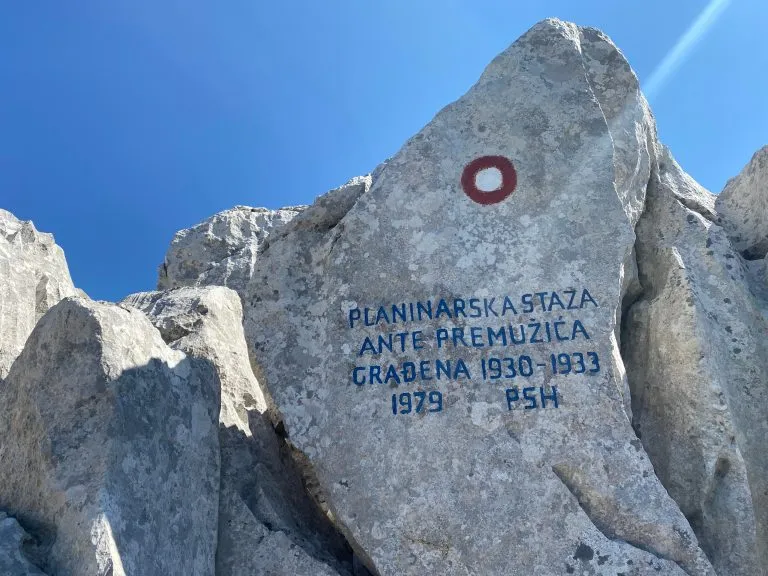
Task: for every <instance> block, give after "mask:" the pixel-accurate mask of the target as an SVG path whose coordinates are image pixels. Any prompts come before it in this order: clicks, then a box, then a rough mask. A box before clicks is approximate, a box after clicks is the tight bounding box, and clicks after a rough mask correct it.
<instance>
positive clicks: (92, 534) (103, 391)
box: [0, 298, 219, 576]
mask: <svg viewBox="0 0 768 576" xmlns="http://www.w3.org/2000/svg"><path fill="white" fill-rule="evenodd" d="M0 406H1V407H2V411H0V508H2V509H4V510H6V511H8V512H10V513H12V514H14V515H16V516H17V518H18V519H19V520H20V521H21V522H22V525H24V526H25V528H28V529H31V530H33V531H34V533H35V535H36V536H37V537H38V538H39V539H40V542H41V547H42V548H43V552H44V555H45V557H46V564H45V565H44V566H43V568H44V569H45V570H46V572H48V573H49V574H52V575H55V576H103V575H105V574H112V575H114V576H118V575H124V574H147V575H149V574H158V575H159V574H189V575H200V576H202V575H210V574H212V573H213V568H214V555H215V551H216V526H217V510H218V486H219V443H218V434H217V431H218V426H217V417H218V413H219V410H218V409H219V392H218V382H217V380H216V374H215V372H214V370H213V368H212V367H211V366H210V365H208V364H207V363H205V362H202V361H199V360H196V359H194V358H188V357H186V356H185V355H184V354H183V353H181V352H177V351H174V350H171V349H170V348H168V347H167V346H166V345H165V343H164V342H163V340H162V339H161V338H160V334H159V333H158V332H157V330H155V328H154V327H153V326H152V325H151V324H150V323H149V321H148V320H147V319H146V318H145V317H144V315H143V314H142V313H141V312H139V311H136V310H134V311H129V310H125V309H122V308H120V307H118V306H116V305H114V304H103V303H94V302H89V301H86V300H83V299H72V298H68V299H65V300H63V301H62V302H60V303H59V304H57V305H56V306H54V307H53V308H52V309H51V310H49V311H48V313H47V314H45V315H44V316H43V318H42V319H41V320H40V322H39V323H38V325H37V326H36V327H35V330H34V331H33V332H32V335H31V336H30V337H29V340H28V341H27V344H26V346H25V348H24V351H23V352H22V354H21V355H20V356H19V358H18V359H17V360H16V362H15V363H14V365H13V368H12V369H11V372H10V374H9V375H8V378H7V379H6V381H5V383H4V384H3V386H2V387H0Z"/></svg>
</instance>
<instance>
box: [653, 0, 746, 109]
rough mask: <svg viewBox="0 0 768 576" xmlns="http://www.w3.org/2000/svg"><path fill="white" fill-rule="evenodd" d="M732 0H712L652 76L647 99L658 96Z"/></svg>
mask: <svg viewBox="0 0 768 576" xmlns="http://www.w3.org/2000/svg"><path fill="white" fill-rule="evenodd" d="M731 2H732V0H712V1H711V2H710V3H709V4H707V7H706V8H704V10H703V11H702V12H701V14H699V16H698V18H696V20H695V21H694V22H693V24H691V26H690V28H688V30H686V32H685V34H683V35H682V37H681V38H680V40H678V41H677V43H676V44H675V46H674V47H673V48H672V50H670V51H669V52H668V53H667V55H666V56H664V59H663V60H662V61H661V63H660V64H659V65H658V66H657V67H656V69H655V70H654V71H653V73H652V74H651V77H650V78H649V79H648V82H646V84H645V86H644V87H643V91H644V92H645V95H646V97H647V98H649V99H650V98H653V97H654V96H656V95H657V94H658V93H659V92H660V91H661V89H662V88H663V87H664V84H665V83H666V82H667V80H668V79H669V77H670V76H671V75H672V74H673V73H674V72H675V71H676V70H677V69H678V68H679V67H680V65H681V64H682V63H683V62H684V61H685V60H686V58H688V56H689V55H690V53H691V50H692V49H693V47H694V46H695V45H696V44H697V43H698V42H699V40H701V39H702V38H703V37H704V36H705V35H706V33H707V32H708V31H709V29H710V28H712V26H713V25H714V24H715V23H716V22H717V20H718V19H719V18H720V16H721V15H722V14H723V12H725V10H726V8H728V6H729V5H730V4H731Z"/></svg>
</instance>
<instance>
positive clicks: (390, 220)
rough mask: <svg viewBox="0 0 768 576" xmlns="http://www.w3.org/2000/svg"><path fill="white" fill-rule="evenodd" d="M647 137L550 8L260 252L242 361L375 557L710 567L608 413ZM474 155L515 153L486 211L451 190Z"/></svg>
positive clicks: (590, 34)
mask: <svg viewBox="0 0 768 576" xmlns="http://www.w3.org/2000/svg"><path fill="white" fill-rule="evenodd" d="M608 75H611V76H614V77H615V78H616V80H615V82H614V85H611V86H609V85H608V84H607V78H608ZM601 106H603V107H604V109H603V108H601ZM625 108H628V110H625ZM604 110H605V112H604ZM620 131H624V133H623V134H619V133H618V132H620ZM653 135H654V127H653V122H652V119H651V117H650V114H649V113H648V111H647V106H646V105H645V103H644V101H643V99H642V96H640V94H639V93H638V92H637V80H636V78H635V77H634V75H633V74H632V73H631V70H630V69H629V67H628V65H627V64H626V61H625V60H624V59H623V57H622V56H621V54H620V53H619V52H618V51H617V50H616V49H615V47H614V46H613V45H612V44H610V43H609V41H608V40H607V39H605V37H604V36H602V35H600V34H598V33H597V32H595V31H592V30H589V29H579V28H576V27H575V26H572V25H568V24H564V23H562V22H559V21H555V20H549V21H545V22H543V23H541V24H539V25H537V26H536V27H534V28H533V29H532V30H531V31H529V32H528V33H527V34H526V35H525V36H524V37H523V38H521V39H520V40H519V41H517V42H516V43H515V44H514V45H513V46H512V47H511V48H510V49H508V50H507V51H506V52H504V53H503V54H501V55H500V56H499V57H498V58H496V59H495V60H494V61H493V62H492V63H491V65H490V66H489V67H488V68H487V69H486V71H485V73H484V74H483V76H482V77H481V78H480V80H479V82H478V83H477V84H476V85H475V86H474V87H473V88H472V89H471V90H470V92H469V93H468V94H467V95H465V96H464V97H462V98H461V99H460V100H458V101H457V102H455V103H454V104H451V105H450V106H448V107H446V108H445V109H444V110H443V111H441V112H440V113H439V114H438V115H437V116H436V117H435V119H434V120H433V121H432V122H431V123H430V124H429V125H428V126H427V127H425V128H424V129H423V130H422V131H421V132H420V133H419V134H417V135H416V136H415V137H413V138H412V139H411V140H409V142H408V143H406V145H405V146H404V147H403V149H402V150H401V151H400V152H398V154H396V155H395V156H394V157H393V158H392V159H390V160H389V161H388V162H387V164H386V166H385V167H384V168H383V169H382V170H381V171H380V173H379V175H378V177H377V179H376V181H375V183H373V185H372V186H371V187H370V189H368V185H365V186H357V188H354V187H353V185H350V186H348V187H342V188H341V189H339V190H336V191H334V192H332V193H329V195H327V196H326V197H324V198H323V199H322V200H321V201H320V202H319V203H318V204H317V206H318V207H319V208H316V207H315V206H313V207H311V208H309V209H308V210H307V211H305V212H304V213H302V214H301V215H300V216H298V217H297V218H295V219H294V220H293V221H292V222H290V223H289V224H287V225H286V226H284V227H283V228H281V229H280V231H279V233H277V234H274V235H272V236H270V238H269V240H268V242H267V246H265V247H263V248H262V251H261V252H260V254H259V258H258V259H257V261H256V265H255V269H254V273H253V277H252V279H251V282H250V283H249V285H248V287H247V291H246V294H245V305H246V320H245V327H246V336H247V339H248V343H249V346H250V347H251V354H252V358H253V362H254V365H255V368H256V372H257V374H259V375H260V381H261V382H262V384H264V385H266V387H267V388H268V389H269V391H270V393H271V396H272V401H273V404H271V405H272V406H274V410H275V416H276V417H280V418H282V425H283V426H284V429H285V433H286V435H287V437H288V440H289V441H290V442H291V444H292V445H293V446H294V447H295V448H296V449H297V450H298V451H300V452H301V453H302V454H303V455H304V456H305V457H306V460H307V465H308V466H309V467H310V468H311V470H312V471H313V472H314V474H315V475H316V477H317V481H318V489H317V492H316V493H317V494H318V495H319V497H320V498H321V500H322V502H323V505H324V506H325V507H326V508H327V509H328V513H329V514H330V515H331V516H332V517H333V518H334V520H335V522H336V523H337V525H338V526H339V528H340V529H341V530H342V531H343V532H344V534H345V535H346V536H347V538H348V540H349V541H350V542H351V543H352V545H353V546H354V547H355V550H356V552H357V553H358V554H359V556H360V557H361V558H363V559H364V560H365V561H366V563H367V565H368V566H369V567H370V568H372V569H373V570H375V571H377V572H378V573H379V574H382V575H388V574H397V575H401V574H420V575H421V574H446V575H452V574H484V575H493V574H516V575H518V574H519V575H525V576H530V575H541V576H543V575H545V574H546V575H549V574H565V573H577V572H582V571H587V570H588V571H589V573H594V574H606V575H607V574H617V573H624V574H633V575H639V574H657V573H659V572H661V573H664V574H688V575H694V574H714V571H713V569H712V567H711V566H710V564H709V562H708V561H707V559H706V558H705V556H704V554H703V553H702V551H701V550H700V549H699V548H698V546H697V542H696V537H695V536H694V534H693V532H692V531H691V528H690V526H689V525H688V522H687V521H686V519H685V518H684V516H683V514H682V513H681V512H680V510H679V509H678V507H677V506H676V504H675V503H674V501H673V500H672V499H671V498H670V497H669V495H668V494H667V492H666V490H665V489H664V488H663V486H662V485H661V483H660V482H659V480H658V479H657V477H656V476H655V475H654V472H653V468H652V466H651V463H650V461H649V460H648V458H647V456H646V454H645V452H644V451H643V449H642V446H641V444H640V442H639V441H638V440H637V438H636V436H635V434H634V432H633V430H632V428H631V426H630V422H629V417H628V409H627V408H625V406H626V405H627V404H628V398H626V396H627V394H626V385H625V383H624V381H623V377H624V374H623V367H622V362H621V358H620V356H619V350H618V343H617V339H616V334H615V333H616V318H617V316H618V315H619V314H620V307H621V303H622V299H623V297H624V296H625V295H626V294H627V293H629V291H630V286H631V284H632V281H631V278H630V276H631V275H632V272H631V264H632V260H633V258H632V250H633V245H634V233H633V227H634V223H635V222H636V221H637V218H638V216H639V214H640V212H641V206H642V203H643V199H644V194H645V187H646V184H647V178H648V176H649V175H650V172H651V166H652V161H653V149H652V146H651V144H652V143H653V137H654V136H653ZM485 156H503V157H506V158H508V159H510V160H511V161H512V162H513V163H514V166H515V168H516V171H517V188H516V189H515V191H514V193H513V194H512V195H511V196H509V197H507V198H506V199H504V200H503V201H501V202H499V203H495V204H490V205H487V204H482V203H481V202H475V201H473V200H472V199H470V197H469V195H468V194H465V193H464V192H463V191H462V170H463V168H464V167H465V166H467V165H468V164H469V163H471V162H473V161H474V160H476V159H478V158H482V157H485ZM482 176H483V178H485V176H488V175H487V174H484V175H482ZM497 176H498V175H497ZM489 177H490V178H491V179H492V177H493V175H490V176H489ZM471 180H473V179H470V180H468V181H470V182H471ZM474 180H475V182H478V180H477V179H474ZM508 183H509V182H508V180H506V179H505V180H504V181H503V182H502V184H508ZM479 185H482V184H479ZM489 188H494V186H493V185H492V186H487V187H485V189H489ZM496 189H497V190H503V189H504V186H503V185H499V184H498V182H497V185H496ZM478 192H479V191H478ZM473 193H474V192H473ZM476 196H477V197H478V198H479V199H480V200H481V201H483V196H482V193H481V192H480V193H479V194H476ZM337 199H339V201H338V202H336V200H337ZM341 200H343V202H342V201H341ZM333 205H335V206H336V207H337V208H336V210H335V211H333V212H331V211H329V210H328V209H327V206H333ZM595 214H599V215H600V220H599V223H600V225H599V226H595V225H594V224H595V219H594V218H595ZM554 291H556V292H557V293H558V295H559V298H558V299H557V300H558V301H560V302H561V304H562V306H559V305H556V304H553V303H554V302H555V297H554V296H553V295H552V294H553V292H554ZM535 293H546V294H545V295H542V296H534V294H535ZM526 294H527V295H530V296H529V297H526V296H524V295H526ZM505 296H509V306H507V305H505V304H504V297H505ZM570 296H573V297H574V300H570V299H569V298H570ZM491 298H495V300H494V302H495V304H489V300H490V299H491ZM484 299H486V300H484ZM427 300H430V301H431V302H432V304H433V314H432V315H431V316H429V317H426V315H422V316H423V317H422V318H421V319H419V318H417V317H416V318H414V315H415V316H418V314H417V313H416V312H411V310H412V308H411V307H410V305H409V303H414V304H413V306H414V307H413V310H418V307H417V305H416V304H415V303H416V302H421V303H422V305H423V306H426V304H425V303H426V301H427ZM443 300H444V303H443ZM536 301H538V302H542V301H543V302H544V304H543V305H542V304H541V303H539V304H535V303H534V302H536ZM458 302H461V303H462V305H461V306H460V305H459V304H457V303H458ZM574 302H575V306H576V308H575V309H574V308H573V306H572V305H573V303H574ZM403 303H404V308H405V311H404V312H403V316H405V317H406V318H405V319H403V318H402V317H400V319H398V320H396V321H394V322H393V321H392V318H393V317H394V314H395V312H394V311H393V305H394V306H395V307H398V310H400V309H401V308H400V305H401V304H403ZM569 303H571V307H570V308H571V309H568V308H569ZM381 306H383V307H384V308H383V310H384V312H383V314H384V315H386V318H385V317H384V316H382V312H379V311H378V310H379V307H381ZM489 306H490V308H491V309H492V310H493V311H492V312H491V311H489ZM511 306H514V307H515V309H514V310H511V309H510V307H511ZM366 308H368V309H370V314H369V315H368V316H366V312H365V309H366ZM502 308H503V309H504V311H505V314H504V315H503V316H502V315H501V312H502ZM459 309H461V310H463V312H464V314H463V315H462V314H461V313H460V312H458V310H459ZM438 310H440V311H441V312H440V313H438V312H437V311H438ZM446 310H447V311H446ZM476 310H477V313H475V311H476ZM377 316H378V317H377ZM547 322H548V323H549V324H548V325H547V324H546V323H547ZM556 322H558V323H559V322H562V324H558V325H557V326H558V328H557V329H559V330H560V332H558V333H562V332H567V334H565V336H566V337H567V338H559V337H557V336H555V335H554V332H552V331H554V330H556V328H555V323H556ZM577 322H578V324H577ZM537 323H538V325H539V327H540V328H539V333H538V334H539V336H534V335H533V330H534V328H533V325H535V324H537ZM510 326H511V327H513V329H514V333H515V337H516V338H518V339H520V337H521V333H522V330H523V329H525V330H527V331H528V335H527V336H526V338H525V343H523V344H513V343H512V342H511V338H512V337H511V335H509V332H508V342H507V345H506V346H501V345H499V338H500V336H496V345H494V346H490V344H489V340H490V336H489V332H488V329H489V328H490V329H491V330H492V331H493V332H494V333H495V334H498V331H499V329H502V328H509V327H510ZM581 328H583V333H582V332H581ZM454 329H463V332H462V333H461V335H462V336H463V340H460V339H458V338H456V340H454V339H453V338H454V337H455V336H456V335H457V334H459V333H458V332H454ZM441 331H442V332H441ZM406 332H407V335H406V336H405V337H403V339H402V340H398V339H397V336H395V335H396V334H397V333H406ZM417 332H418V335H416V336H414V334H415V333H417ZM441 334H442V335H443V336H445V337H442V336H440V335H441ZM390 335H392V337H393V344H392V346H391V348H390V349H379V348H380V344H379V342H380V340H379V338H382V339H384V341H385V342H386V341H387V338H389V337H390ZM366 338H369V339H370V341H368V340H366ZM438 339H440V341H439V342H438ZM539 339H541V340H543V341H542V342H539V341H538V340H539ZM558 339H559V340H560V341H558ZM366 342H370V345H366ZM481 344H482V346H481ZM590 353H591V354H590ZM551 354H555V355H557V354H567V360H568V361H569V363H570V364H571V366H572V370H571V372H570V373H569V374H567V375H566V374H563V373H561V371H564V370H565V364H566V360H565V359H563V363H562V365H560V364H558V362H557V361H558V357H557V356H555V363H556V366H557V373H555V371H554V370H553V369H552V367H551V357H550V355H551ZM577 354H581V356H577ZM492 357H493V358H496V357H498V358H500V359H502V360H501V363H500V364H501V373H500V376H499V377H498V378H495V377H492V376H494V375H498V374H499V373H498V372H493V370H494V368H492V367H491V366H490V364H489V359H490V358H492ZM505 358H513V359H514V360H513V361H512V362H511V363H512V364H513V365H514V366H515V371H516V375H515V376H514V377H512V372H511V370H510V368H509V365H508V363H507V361H506V360H503V359H505ZM520 358H526V359H527V358H530V359H531V365H530V371H529V369H528V365H527V364H525V363H523V364H522V365H521V364H520V362H521V360H520ZM437 360H440V361H443V362H447V361H449V360H450V361H451V368H450V373H451V376H450V377H446V376H445V375H444V374H443V375H442V377H441V378H440V379H439V380H438V379H437V378H436V373H437ZM459 361H461V362H462V364H459ZM582 361H583V362H584V365H582V364H581V362H582ZM407 362H412V363H413V364H411V365H410V366H411V368H410V370H411V372H410V375H409V372H408V368H404V366H407V364H406V363H407ZM421 362H426V363H427V364H421ZM526 362H527V360H526ZM598 363H599V369H598ZM371 365H372V366H378V367H381V368H380V371H379V372H378V373H377V372H376V371H374V372H371V371H370V369H369V366H371ZM389 365H393V366H394V367H395V368H393V371H395V372H397V371H398V370H399V371H400V372H399V375H398V376H397V377H394V376H392V375H391V372H390V371H389V369H388V367H389ZM483 365H485V377H484V375H483V373H484V369H483ZM424 366H425V367H424ZM521 366H523V368H521ZM464 367H465V368H464ZM358 368H359V369H358ZM489 370H490V371H489ZM576 371H577V372H579V373H578V374H577V373H574V372H576ZM377 374H378V375H379V378H381V379H382V380H384V382H383V383H374V384H371V383H369V382H370V380H371V379H376V375H377ZM387 374H390V376H389V377H387ZM426 376H431V379H429V380H428V379H427V377H426ZM505 376H507V377H505ZM363 379H365V380H366V382H365V383H362V380H363ZM358 384H359V385H358ZM555 387H556V388H557V392H555ZM418 392H424V393H425V395H424V396H419V395H418V394H417V393H418ZM438 393H439V394H440V396H438ZM404 394H405V396H403V395H404ZM429 394H431V395H429ZM554 394H556V395H557V399H558V406H559V407H557V408H556V407H555V406H554V400H553V399H552V395H554ZM393 395H394V400H393ZM544 395H548V396H550V397H549V399H548V400H545V399H542V396H544ZM524 396H525V397H535V398H536V405H537V406H538V408H537V409H525V408H524V405H529V406H530V405H531V404H532V402H533V401H532V400H527V401H526V400H525V399H524ZM409 398H410V400H408V399H409ZM515 398H519V400H515ZM421 400H424V401H423V402H422V403H421V405H420V406H419V402H420V401H421ZM401 402H402V404H401ZM543 402H546V403H547V404H546V407H545V408H542V403H543ZM409 405H410V409H408V406H409ZM510 406H511V407H512V408H513V409H511V410H510V409H509V407H510ZM393 412H394V413H393Z"/></svg>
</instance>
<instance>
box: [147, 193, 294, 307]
mask: <svg viewBox="0 0 768 576" xmlns="http://www.w3.org/2000/svg"><path fill="white" fill-rule="evenodd" d="M304 208H305V207H304V206H294V207H288V208H282V209H280V210H267V209H266V208H251V207H249V206H235V207H234V208H232V209H231V210H225V211H224V212H219V213H218V214H215V215H214V216H212V217H210V218H208V219H207V220H205V221H203V222H200V223H199V224H197V225H195V226H193V227H192V228H189V229H187V230H181V231H179V232H177V233H176V235H175V236H174V238H173V242H171V246H170V248H168V253H167V254H166V256H165V262H164V263H163V264H162V265H161V266H160V278H159V280H158V282H157V287H158V289H160V290H167V289H169V288H179V287H181V286H204V285H220V286H228V287H229V288H232V289H233V290H237V291H238V292H240V291H242V290H243V289H244V288H245V286H246V284H247V283H248V280H249V279H250V278H251V274H252V272H253V266H254V264H255V261H256V253H257V252H258V250H259V247H260V246H261V245H262V243H263V242H264V240H265V239H266V238H267V236H268V235H269V233H270V232H271V231H272V230H273V229H276V228H279V227H281V226H283V225H284V224H285V223H286V222H290V220H291V219H293V218H294V217H295V216H296V214H298V213H300V212H301V211H302V210H303V209H304Z"/></svg>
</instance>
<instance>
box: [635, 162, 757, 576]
mask: <svg viewBox="0 0 768 576" xmlns="http://www.w3.org/2000/svg"><path fill="white" fill-rule="evenodd" d="M692 182H693V181H692V180H691V179H690V177H688V176H687V175H686V174H685V173H684V172H683V171H682V170H681V168H680V167H679V166H678V165H677V163H676V162H675V161H674V159H672V157H671V156H670V155H669V153H668V152H667V151H665V152H664V155H663V156H662V158H661V160H660V167H659V175H658V176H657V177H655V178H654V179H653V180H652V185H651V187H650V192H649V195H648V203H647V207H646V212H645V214H644V215H643V217H642V219H641V220H640V224H639V225H638V227H637V234H638V242H637V254H638V264H639V269H640V278H641V283H642V286H643V290H644V291H643V294H642V297H641V299H640V300H639V301H638V302H637V303H635V304H634V306H633V307H632V308H631V310H630V312H629V315H628V319H627V321H626V322H625V324H624V326H623V331H624V338H623V341H622V344H623V353H624V358H625V361H626V364H627V370H628V373H629V375H630V385H631V388H632V405H633V412H634V424H635V428H636V430H637V432H638V436H640V438H641V439H642V442H643V446H644V447H645V449H646V451H647V452H648V454H649V456H650V457H651V460H652V461H653V464H654V468H655V470H656V473H657V475H658V476H659V478H660V479H661V480H662V482H663V483H664V485H665V486H666V488H667V490H668V491H669V493H670V495H671V496H672V497H673V498H674V499H675V501H676V502H677V503H678V504H679V505H680V507H681V509H682V511H683V512H684V513H685V515H686V516H687V517H688V519H689V520H690V522H691V525H692V526H693V528H694V530H695V531H696V534H697V536H698V537H699V542H700V543H701V545H702V548H703V549H704V550H705V551H706V552H707V555H708V557H709V558H710V559H711V560H712V563H713V565H714V567H715V568H716V570H717V572H718V574H724V575H725V574H727V575H729V576H741V575H744V576H747V575H762V574H765V573H766V572H765V567H766V566H768V545H767V543H768V453H767V452H766V450H765V438H766V437H768V420H767V419H766V418H765V410H766V408H767V407H768V366H766V358H768V349H767V348H768V341H767V340H766V335H768V324H767V323H766V317H767V316H766V312H767V311H768V310H767V307H766V303H768V300H766V299H765V298H764V296H761V292H762V293H763V294H764V293H765V287H763V288H762V290H761V289H760V288H759V287H758V286H756V285H753V283H754V282H755V279H754V278H753V277H752V275H751V274H750V273H749V271H748V270H747V267H746V264H747V263H746V262H745V261H744V260H743V259H742V257H741V256H740V254H739V252H740V249H742V248H743V245H741V246H738V247H734V246H732V245H731V244H730V243H729V241H728V237H727V235H726V232H725V231H724V230H723V228H721V227H720V226H718V225H716V224H714V223H713V222H712V219H711V218H708V217H707V216H709V213H708V212H707V211H702V210H698V209H697V207H700V206H711V205H712V204H713V201H714V195H712V194H710V193H709V192H707V191H706V190H704V189H703V188H701V187H700V186H698V185H697V184H695V183H693V184H692ZM686 199H688V200H693V202H686ZM718 202H719V201H718ZM758 282H759V280H758Z"/></svg>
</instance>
